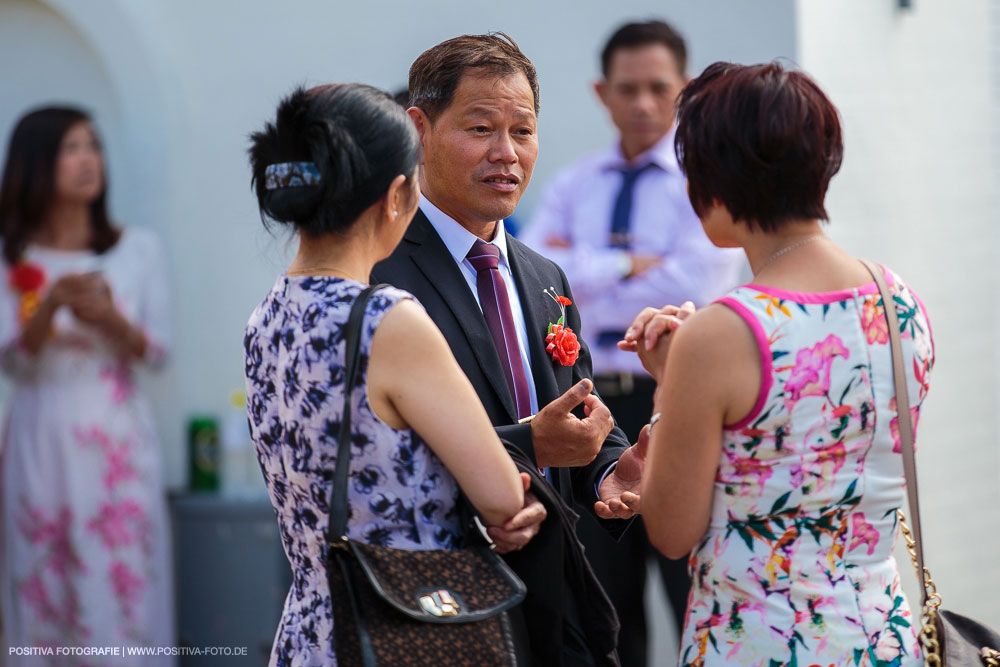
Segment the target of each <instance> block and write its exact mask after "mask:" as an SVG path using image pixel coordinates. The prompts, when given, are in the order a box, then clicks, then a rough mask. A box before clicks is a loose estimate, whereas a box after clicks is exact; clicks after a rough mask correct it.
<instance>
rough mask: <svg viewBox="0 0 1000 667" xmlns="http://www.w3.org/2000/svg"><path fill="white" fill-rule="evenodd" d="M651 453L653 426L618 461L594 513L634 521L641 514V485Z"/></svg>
mask: <svg viewBox="0 0 1000 667" xmlns="http://www.w3.org/2000/svg"><path fill="white" fill-rule="evenodd" d="M648 449H649V424H646V425H645V426H643V427H642V430H641V431H639V440H638V441H637V442H636V443H635V444H634V445H632V446H631V447H629V448H628V449H626V450H625V451H624V453H622V455H621V456H620V457H619V458H618V464H617V465H616V466H615V469H614V470H613V471H612V472H611V474H610V475H608V476H607V477H605V478H604V482H602V483H601V487H600V489H598V497H599V498H600V500H598V501H597V502H596V503H594V511H595V512H596V513H597V516H599V517H601V518H602V519H631V518H632V517H633V516H635V515H636V514H638V513H639V511H640V502H639V501H640V498H639V482H640V481H641V480H642V469H643V466H645V464H646V452H647V450H648Z"/></svg>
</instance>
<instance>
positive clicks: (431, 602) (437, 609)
mask: <svg viewBox="0 0 1000 667" xmlns="http://www.w3.org/2000/svg"><path fill="white" fill-rule="evenodd" d="M419 601H420V606H421V607H422V608H423V610H424V611H426V612H427V613H428V614H430V615H432V616H458V611H459V608H460V606H459V604H458V600H456V599H455V598H454V597H452V595H451V593H449V592H448V591H447V590H446V589H444V588H442V589H440V590H436V591H434V592H433V593H428V594H427V595H421V596H420V599H419Z"/></svg>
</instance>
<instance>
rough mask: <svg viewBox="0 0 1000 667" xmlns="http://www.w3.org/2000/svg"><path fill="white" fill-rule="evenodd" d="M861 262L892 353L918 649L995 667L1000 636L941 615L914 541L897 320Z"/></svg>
mask: <svg viewBox="0 0 1000 667" xmlns="http://www.w3.org/2000/svg"><path fill="white" fill-rule="evenodd" d="M861 262H862V263H863V264H864V265H865V268H866V269H868V271H869V272H870V273H871V274H872V277H873V278H875V283H876V284H877V285H878V289H879V293H880V294H881V295H882V304H883V308H882V310H883V311H884V312H885V318H886V320H887V322H888V326H889V345H890V349H891V352H892V368H893V380H894V382H895V384H896V405H897V407H898V408H899V409H898V416H899V446H900V449H901V450H902V453H903V474H904V476H905V478H906V494H907V496H908V498H909V504H910V518H911V519H912V521H913V528H912V531H911V529H910V527H909V526H907V524H906V517H905V516H904V515H903V512H902V510H897V514H898V517H899V523H900V530H902V532H903V539H904V540H905V541H906V549H907V551H908V552H909V554H910V560H912V561H913V567H914V568H916V570H917V578H918V579H919V580H920V590H921V592H922V593H921V597H922V600H921V607H922V610H921V614H920V620H921V626H922V627H921V628H920V644H921V646H922V647H923V650H924V662H925V664H927V665H944V666H945V667H959V666H961V667H966V666H968V667H982V666H983V665H988V666H989V667H1000V635H998V634H997V633H996V632H995V631H994V630H992V629H991V628H988V627H986V626H985V625H983V624H982V623H980V622H978V621H975V620H973V619H971V618H968V617H966V616H962V615H961V614H956V613H955V612H952V611H947V610H944V609H941V596H940V595H939V594H938V592H937V587H936V586H935V585H934V580H933V579H931V573H930V571H929V570H928V569H927V568H926V567H924V549H923V543H922V542H921V539H920V535H921V530H920V504H919V502H918V496H917V462H916V456H915V454H914V452H913V423H912V421H911V416H910V410H909V405H910V398H909V392H908V390H907V388H906V373H905V372H904V371H903V348H902V344H901V343H900V338H899V319H898V318H897V317H896V309H895V308H894V307H893V303H894V302H893V298H892V294H891V293H890V292H889V287H888V286H887V285H886V284H885V276H884V275H883V273H882V269H881V268H880V267H879V266H878V265H876V264H875V263H874V262H872V261H870V260H867V259H863V260H861Z"/></svg>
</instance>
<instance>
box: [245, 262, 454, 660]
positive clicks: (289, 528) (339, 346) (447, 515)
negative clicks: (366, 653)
mask: <svg viewBox="0 0 1000 667" xmlns="http://www.w3.org/2000/svg"><path fill="white" fill-rule="evenodd" d="M362 287H363V286H362V285H361V284H360V283H357V282H354V281H347V280H341V279H340V278H312V277H306V278H287V277H285V276H282V277H280V278H278V280H277V282H276V283H275V285H274V288H273V289H272V290H271V292H270V293H269V294H268V295H267V297H266V298H265V299H264V301H263V302H262V303H261V304H260V305H259V306H258V307H257V309H256V310H255V311H254V313H253V315H251V317H250V321H249V323H248V324H247V330H246V336H245V338H244V355H245V364H246V369H245V370H246V382H247V409H248V410H249V413H250V431H251V435H252V437H253V442H254V446H255V447H256V449H257V458H258V460H259V461H260V467H261V470H262V471H263V473H264V481H265V482H266V484H267V488H268V492H269V494H270V497H271V503H272V504H273V505H274V509H275V511H276V513H277V515H278V527H279V529H280V532H281V539H282V542H283V543H284V547H285V554H286V555H287V556H288V560H289V562H290V563H291V566H292V573H293V579H292V588H291V590H290V591H289V592H288V597H287V599H286V600H285V609H284V613H283V614H282V616H281V622H280V624H279V626H278V631H277V634H276V636H275V638H274V646H273V649H272V652H271V663H270V664H271V665H295V666H296V667H298V666H302V665H310V666H312V665H315V666H329V665H335V664H336V656H335V655H334V648H333V624H334V623H336V619H334V618H333V615H332V607H331V605H330V589H329V587H328V585H327V580H326V571H325V569H324V567H323V563H324V562H325V560H326V554H327V548H326V546H325V533H326V527H327V524H328V522H329V513H328V508H327V499H328V497H329V495H330V480H331V478H332V476H333V469H334V466H335V465H336V462H337V457H336V453H337V436H338V432H339V428H340V421H341V415H342V414H343V410H344V352H345V351H344V347H345V341H344V325H345V323H346V322H347V317H348V315H349V313H350V310H351V306H352V305H353V304H354V300H355V299H356V298H357V296H358V294H359V293H360V292H361V289H362ZM407 298H410V299H412V298H413V297H412V296H411V295H410V294H408V293H407V292H404V291H402V290H398V289H395V288H383V289H381V290H379V291H378V292H377V293H376V294H375V295H374V296H373V297H372V299H371V301H370V302H369V303H368V306H367V309H366V311H365V320H364V322H365V324H364V326H363V328H362V336H361V346H360V347H361V364H360V366H359V369H358V372H359V376H360V377H359V379H358V380H357V386H356V387H355V388H354V390H353V391H352V392H351V410H352V412H351V430H352V438H353V439H352V448H351V465H350V485H349V486H348V496H347V498H348V503H349V510H348V511H349V514H348V521H347V535H348V537H350V538H351V539H353V540H359V541H361V542H367V543H369V544H381V545H385V546H391V547H395V548H397V549H411V550H418V549H454V548H458V547H460V546H462V541H463V530H462V527H461V523H460V519H459V514H458V512H457V502H458V494H459V489H458V484H457V483H456V482H455V478H454V477H452V475H451V473H449V472H448V470H447V469H446V468H445V467H444V464H443V463H441V460H440V459H439V458H438V457H437V456H436V455H435V454H434V452H432V451H431V449H430V448H429V447H428V446H427V445H426V444H425V443H424V442H423V441H422V440H421V439H420V437H419V436H418V435H417V434H416V433H414V432H413V431H412V430H410V429H404V430H397V429H394V428H392V427H390V426H389V425H388V424H386V423H385V422H383V421H382V420H380V419H379V418H378V417H377V416H376V415H375V413H374V412H373V411H372V408H371V405H370V404H369V403H368V392H367V384H368V356H369V351H370V350H371V343H372V336H373V335H374V333H375V329H376V328H377V327H378V325H379V323H380V322H381V321H382V317H384V316H385V314H386V312H388V311H389V309H390V308H392V307H393V306H394V305H396V303H398V302H399V301H400V300H401V299H407Z"/></svg>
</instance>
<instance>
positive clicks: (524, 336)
mask: <svg viewBox="0 0 1000 667" xmlns="http://www.w3.org/2000/svg"><path fill="white" fill-rule="evenodd" d="M420 210H421V211H423V212H424V215H426V216H427V219H428V220H429V221H430V223H431V226H432V227H434V229H435V231H437V233H438V236H440V237H441V240H442V241H444V244H445V246H446V247H447V248H448V252H449V253H451V256H452V257H454V258H455V262H456V263H457V264H458V266H459V268H460V269H462V275H463V276H465V282H466V283H467V284H468V286H469V289H470V290H471V291H472V296H473V297H475V299H476V303H479V289H478V288H477V287H476V269H475V268H473V266H472V262H470V261H469V260H468V259H467V258H466V255H468V254H469V251H470V250H472V246H473V244H475V242H476V241H477V240H479V237H478V236H476V235H475V234H473V233H472V232H470V231H469V230H467V229H466V228H465V227H463V226H462V225H460V224H459V223H458V222H456V221H455V220H454V219H453V218H451V217H450V216H448V214H447V213H443V212H442V211H441V209H439V208H438V207H437V206H435V205H434V204H432V203H431V202H430V200H429V199H427V198H426V197H424V196H423V195H420ZM489 243H491V244H493V245H495V246H496V247H497V248H498V249H499V250H500V265H499V267H498V269H499V271H500V275H501V276H502V277H503V281H504V284H505V285H507V298H508V299H509V300H510V312H511V314H512V315H513V316H514V329H515V330H516V331H517V342H518V345H519V347H520V348H521V363H522V364H524V375H525V377H526V378H529V382H528V393H529V398H530V399H531V414H535V413H536V412H538V394H537V392H536V391H535V381H534V377H535V376H534V375H532V373H531V360H530V359H529V356H528V355H529V350H528V328H527V327H526V326H525V324H524V312H523V311H522V310H521V299H520V297H518V295H517V286H516V285H515V284H514V276H513V275H511V272H510V261H509V260H508V259H507V235H506V234H505V233H504V226H503V220H499V221H497V227H496V232H495V234H494V237H493V240H492V241H490V242H489ZM479 307H480V309H482V307H483V306H482V304H481V303H479ZM538 335H541V334H538Z"/></svg>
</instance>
